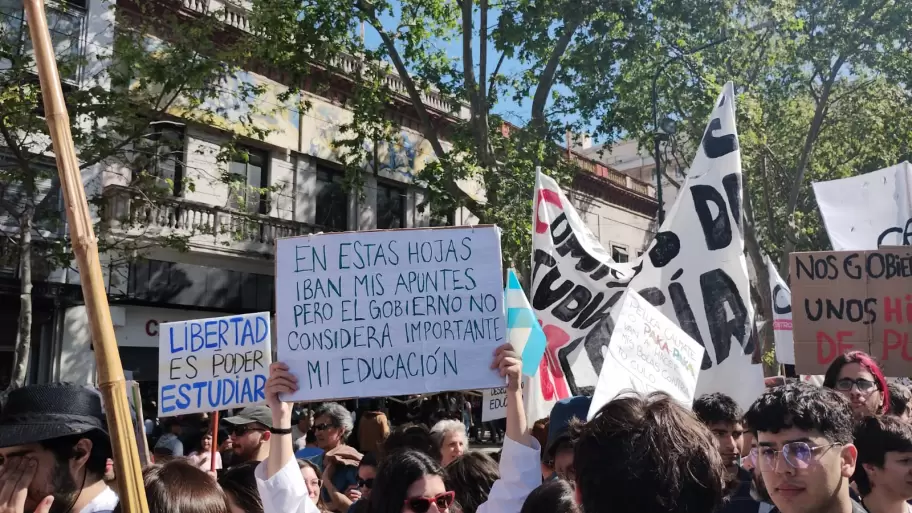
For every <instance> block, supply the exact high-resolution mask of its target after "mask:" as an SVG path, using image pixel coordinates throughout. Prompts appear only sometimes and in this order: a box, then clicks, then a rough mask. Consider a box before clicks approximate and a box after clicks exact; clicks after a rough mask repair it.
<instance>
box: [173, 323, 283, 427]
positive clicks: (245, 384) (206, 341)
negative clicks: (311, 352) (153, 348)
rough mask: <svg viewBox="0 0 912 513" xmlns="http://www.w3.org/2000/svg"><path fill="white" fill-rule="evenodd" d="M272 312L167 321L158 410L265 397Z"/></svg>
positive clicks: (179, 411)
mask: <svg viewBox="0 0 912 513" xmlns="http://www.w3.org/2000/svg"><path fill="white" fill-rule="evenodd" d="M269 326H270V322H269V312H263V313H253V314H245V315H230V316H227V317H212V318H208V319H194V320H190V321H179V322H166V323H163V324H162V325H161V326H160V327H159V330H158V333H159V335H158V341H159V347H158V415H159V417H168V416H173V415H185V414H188V413H201V412H211V411H217V410H225V409H229V408H238V407H241V406H248V405H251V404H256V403H260V402H263V401H265V400H266V395H265V391H264V387H265V385H266V378H267V377H268V376H269V364H270V363H272V352H271V350H270V348H269V344H270V334H269Z"/></svg>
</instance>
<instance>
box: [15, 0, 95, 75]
mask: <svg viewBox="0 0 912 513" xmlns="http://www.w3.org/2000/svg"><path fill="white" fill-rule="evenodd" d="M85 9H86V2H85V0H70V1H57V2H48V5H47V7H46V12H47V22H48V28H49V29H50V32H51V42H52V44H53V45H54V53H55V55H56V56H57V63H58V65H59V66H60V68H61V69H60V75H61V77H62V78H63V80H64V81H69V82H76V79H77V77H78V76H79V73H78V70H79V62H78V61H79V57H80V56H81V55H82V49H83V45H82V39H83V37H82V32H83V25H84V22H85V19H86V11H85ZM0 44H3V45H9V46H10V47H11V48H13V49H14V50H13V51H14V52H15V53H16V54H17V55H23V54H24V55H28V56H29V57H30V58H31V59H32V63H31V65H32V67H34V58H35V51H34V49H33V48H32V40H31V38H30V37H29V32H28V26H27V25H26V19H25V8H24V7H23V3H22V0H0Z"/></svg>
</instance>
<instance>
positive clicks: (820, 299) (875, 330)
mask: <svg viewBox="0 0 912 513" xmlns="http://www.w3.org/2000/svg"><path fill="white" fill-rule="evenodd" d="M790 260H791V261H790V266H791V269H790V271H791V286H792V321H793V330H794V338H795V367H796V370H797V371H798V372H799V373H801V374H823V373H824V372H826V369H827V367H828V366H829V365H830V363H831V362H832V361H833V360H834V359H835V358H836V357H837V356H839V355H840V354H843V353H846V352H848V351H855V350H861V351H865V352H867V353H869V354H870V355H871V356H873V357H874V358H875V359H877V361H878V362H880V365H881V367H882V369H883V371H884V374H886V375H887V376H909V375H912V345H910V340H909V339H910V334H912V247H909V246H900V247H885V248H881V249H879V250H877V251H818V252H810V253H792V255H791V257H790Z"/></svg>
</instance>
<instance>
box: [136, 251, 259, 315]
mask: <svg viewBox="0 0 912 513" xmlns="http://www.w3.org/2000/svg"><path fill="white" fill-rule="evenodd" d="M274 296H275V279H274V278H273V277H272V276H267V275H264V274H252V273H247V272H243V271H234V270H230V269H221V268H217V267H205V266H201V265H194V264H186V263H177V262H165V261H161V260H142V261H137V262H133V263H131V264H130V274H129V279H128V281H127V297H128V298H130V299H136V300H139V301H148V302H154V303H166V304H170V305H174V306H195V307H199V308H206V309H212V310H222V309H224V310H229V311H234V312H241V311H246V312H263V311H269V310H271V309H272V307H273V297H274Z"/></svg>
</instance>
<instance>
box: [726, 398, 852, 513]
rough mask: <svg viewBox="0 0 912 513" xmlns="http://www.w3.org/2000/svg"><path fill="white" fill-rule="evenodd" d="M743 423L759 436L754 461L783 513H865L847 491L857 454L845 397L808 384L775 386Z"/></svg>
mask: <svg viewBox="0 0 912 513" xmlns="http://www.w3.org/2000/svg"><path fill="white" fill-rule="evenodd" d="M744 419H745V421H746V422H747V424H748V425H749V426H750V427H751V429H752V430H753V431H754V432H755V433H756V434H757V448H756V450H754V451H752V454H751V458H753V460H754V464H755V466H756V469H758V470H759V471H760V472H761V473H762V474H763V482H764V484H765V485H766V489H767V491H768V492H769V495H770V498H771V499H772V500H773V503H774V504H775V505H776V508H778V510H779V511H780V512H781V513H807V512H810V511H813V512H819V513H864V508H862V507H861V505H860V504H858V503H857V502H855V501H853V500H852V497H851V495H850V492H849V490H850V488H849V479H850V478H851V477H852V474H853V473H854V472H855V466H856V461H857V458H858V450H857V449H856V448H855V445H853V443H852V440H853V438H852V427H853V413H852V408H851V407H850V405H849V403H848V401H846V399H845V397H844V396H843V395H841V394H840V393H838V392H836V391H835V390H832V389H830V388H826V387H816V386H814V385H809V384H806V383H793V384H789V385H784V386H780V387H775V388H772V389H769V390H767V391H766V392H764V394H763V395H761V396H760V398H759V399H757V400H756V401H755V402H754V404H753V405H751V407H750V409H749V410H748V412H747V414H746V415H745V416H744Z"/></svg>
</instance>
